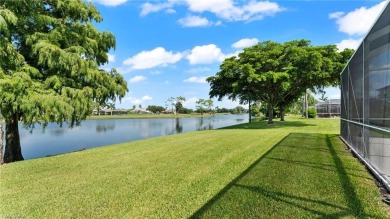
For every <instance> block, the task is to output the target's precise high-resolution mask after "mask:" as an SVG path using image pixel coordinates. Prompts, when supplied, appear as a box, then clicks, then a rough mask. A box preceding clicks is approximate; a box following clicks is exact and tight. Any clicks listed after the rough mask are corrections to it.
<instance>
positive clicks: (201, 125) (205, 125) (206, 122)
mask: <svg viewBox="0 0 390 219" xmlns="http://www.w3.org/2000/svg"><path fill="white" fill-rule="evenodd" d="M212 122H213V121H212V120H211V119H210V117H207V118H206V119H205V118H203V117H201V118H200V119H199V120H198V124H197V125H196V131H203V130H211V129H213V123H212Z"/></svg>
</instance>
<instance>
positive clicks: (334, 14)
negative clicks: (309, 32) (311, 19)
mask: <svg viewBox="0 0 390 219" xmlns="http://www.w3.org/2000/svg"><path fill="white" fill-rule="evenodd" d="M344 14H345V13H344V12H342V11H338V12H333V13H330V14H329V18H330V19H337V18H340V17H341V16H343V15H344Z"/></svg>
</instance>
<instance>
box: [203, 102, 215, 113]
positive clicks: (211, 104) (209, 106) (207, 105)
mask: <svg viewBox="0 0 390 219" xmlns="http://www.w3.org/2000/svg"><path fill="white" fill-rule="evenodd" d="M204 105H205V106H206V107H207V109H208V111H209V114H211V113H212V110H211V107H213V106H214V101H213V100H212V99H208V100H205V101H204Z"/></svg>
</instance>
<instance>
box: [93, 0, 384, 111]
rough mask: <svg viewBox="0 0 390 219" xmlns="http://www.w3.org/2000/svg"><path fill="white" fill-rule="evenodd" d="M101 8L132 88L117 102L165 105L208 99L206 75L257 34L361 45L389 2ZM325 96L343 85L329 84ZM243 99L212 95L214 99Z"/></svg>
mask: <svg viewBox="0 0 390 219" xmlns="http://www.w3.org/2000/svg"><path fill="white" fill-rule="evenodd" d="M89 1H92V2H93V3H94V4H95V5H96V6H97V8H98V10H99V11H100V13H101V15H102V16H103V22H101V23H99V24H96V27H97V28H98V29H99V30H101V31H109V32H111V33H113V34H114V35H115V36H116V48H115V50H112V51H110V52H109V57H110V62H109V63H108V64H107V65H105V66H103V68H117V69H118V70H119V72H121V74H122V75H123V76H124V78H125V79H126V81H127V82H128V87H129V93H128V94H127V95H126V96H125V97H124V98H123V99H122V102H121V103H119V102H117V103H116V107H117V108H131V107H132V106H133V105H137V107H138V105H142V107H143V108H146V107H147V106H148V105H160V106H165V102H166V100H167V99H168V98H169V97H177V96H184V97H185V98H186V99H187V101H186V102H185V103H184V106H185V107H188V108H192V109H194V108H195V105H196V104H195V102H196V100H197V99H199V98H203V99H208V98H209V96H208V93H209V90H210V87H209V84H208V83H206V81H205V78H207V77H208V76H212V75H215V73H216V72H218V70H219V65H220V64H221V62H222V61H223V60H224V58H226V57H229V56H232V55H235V54H238V53H239V52H240V51H242V48H244V47H248V46H251V45H254V44H256V43H257V42H259V41H266V40H271V41H277V42H281V43H283V42H286V41H290V40H296V39H307V40H311V42H312V44H313V45H327V44H336V45H337V46H338V47H339V49H343V48H357V47H358V45H359V44H360V41H361V39H362V38H363V37H364V36H365V34H366V32H367V31H368V30H369V28H370V27H371V25H372V24H373V22H374V21H375V19H376V17H377V16H378V15H379V13H380V12H381V11H382V9H383V7H384V5H385V2H384V1H379V0H365V1H364V0H360V1H357V0H348V1H347V0H345V1H333V0H332V1H325V0H324V1H316V0H306V1H299V0H296V1H295V0H291V1H287V0H285V1H259V0H240V1H235V0H160V1H156V0H152V1H143V0H89ZM326 96H327V97H328V98H339V96H340V94H339V90H338V89H335V88H331V89H327V94H326ZM237 105H238V103H236V102H232V101H230V100H227V99H224V100H223V101H222V102H219V101H217V100H216V99H215V100H214V106H219V107H220V108H222V107H226V108H233V107H235V106H237Z"/></svg>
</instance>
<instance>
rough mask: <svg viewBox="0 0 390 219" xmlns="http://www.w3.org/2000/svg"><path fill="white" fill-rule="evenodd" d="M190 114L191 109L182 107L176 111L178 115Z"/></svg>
mask: <svg viewBox="0 0 390 219" xmlns="http://www.w3.org/2000/svg"><path fill="white" fill-rule="evenodd" d="M192 112H194V111H193V110H192V109H187V108H184V107H182V108H180V109H179V111H178V113H180V114H191V113H192Z"/></svg>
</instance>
